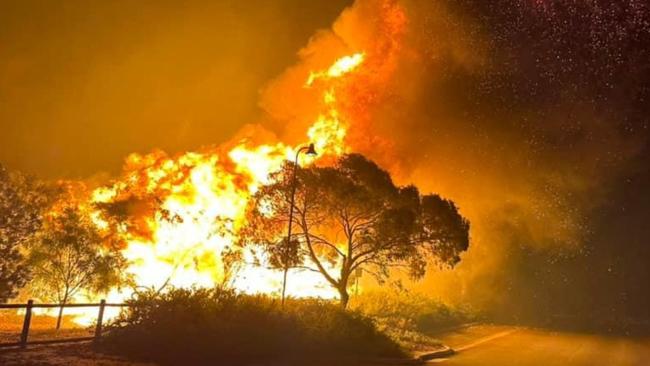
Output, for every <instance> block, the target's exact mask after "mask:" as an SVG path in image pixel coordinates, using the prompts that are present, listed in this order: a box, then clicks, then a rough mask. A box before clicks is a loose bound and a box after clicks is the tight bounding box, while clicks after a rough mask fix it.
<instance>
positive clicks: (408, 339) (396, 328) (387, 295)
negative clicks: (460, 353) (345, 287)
mask: <svg viewBox="0 0 650 366" xmlns="http://www.w3.org/2000/svg"><path fill="white" fill-rule="evenodd" d="M350 308H352V309H354V310H356V311H358V312H360V313H362V314H364V315H366V316H368V317H371V318H373V319H374V320H375V322H376V324H377V326H378V329H379V330H380V331H382V332H384V333H386V334H388V335H389V336H390V337H391V338H392V339H393V340H394V341H396V342H398V343H399V344H401V345H402V346H403V347H409V348H413V347H414V345H415V346H416V345H417V344H421V345H423V346H425V348H426V347H427V346H433V345H434V344H435V343H436V342H437V341H435V340H433V339H431V338H430V337H428V336H427V335H426V334H427V333H428V334H432V333H435V332H436V331H437V330H440V329H442V328H445V327H449V326H454V325H459V324H463V323H467V322H471V321H475V320H476V319H477V316H476V315H475V313H474V312H473V311H471V310H470V309H469V308H462V307H451V306H449V305H447V304H445V303H443V302H441V301H439V300H436V299H433V298H431V297H428V296H425V295H422V294H418V293H411V292H406V291H371V292H367V293H364V294H361V295H359V296H355V297H353V298H352V300H351V302H350Z"/></svg>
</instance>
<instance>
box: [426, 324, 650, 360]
mask: <svg viewBox="0 0 650 366" xmlns="http://www.w3.org/2000/svg"><path fill="white" fill-rule="evenodd" d="M438 338H439V339H441V340H442V341H443V342H444V343H445V344H447V345H449V346H450V347H452V348H454V349H455V350H457V351H458V353H457V354H456V355H455V356H452V357H449V358H448V359H441V360H436V361H434V362H430V363H431V364H440V365H441V366H469V365H471V366H510V365H517V366H537V365H540V366H554V365H558V366H578V365H580V366H582V365H585V366H593V365H604V366H650V338H625V337H618V336H603V335H593V334H582V333H569V332H553V331H548V330H541V329H530V328H517V327H508V326H491V325H480V326H475V327H470V328H466V329H462V330H459V331H455V332H451V333H448V334H442V335H439V336H438Z"/></svg>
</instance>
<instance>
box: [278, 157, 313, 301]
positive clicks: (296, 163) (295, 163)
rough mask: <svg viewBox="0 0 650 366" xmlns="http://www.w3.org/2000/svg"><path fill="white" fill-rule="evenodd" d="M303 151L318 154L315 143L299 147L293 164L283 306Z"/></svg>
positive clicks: (283, 295) (284, 259)
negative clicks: (300, 160) (299, 157)
mask: <svg viewBox="0 0 650 366" xmlns="http://www.w3.org/2000/svg"><path fill="white" fill-rule="evenodd" d="M303 151H305V154H307V155H311V156H316V149H315V148H314V144H309V145H308V146H303V147H301V148H300V149H298V151H296V160H295V162H294V165H293V175H292V177H291V200H290V204H289V227H288V229H287V243H286V245H285V247H284V258H282V259H283V261H284V263H283V265H284V276H283V278H282V306H284V299H285V294H286V291H287V273H288V272H289V262H288V256H289V249H290V248H291V224H293V205H294V200H295V196H296V185H297V179H296V172H297V170H298V156H299V155H300V153H301V152H303Z"/></svg>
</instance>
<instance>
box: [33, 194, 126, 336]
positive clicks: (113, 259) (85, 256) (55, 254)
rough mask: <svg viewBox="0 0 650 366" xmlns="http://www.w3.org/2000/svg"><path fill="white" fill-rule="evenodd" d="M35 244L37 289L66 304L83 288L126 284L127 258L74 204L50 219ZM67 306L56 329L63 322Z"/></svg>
mask: <svg viewBox="0 0 650 366" xmlns="http://www.w3.org/2000/svg"><path fill="white" fill-rule="evenodd" d="M40 236H41V237H40V238H39V240H37V241H36V242H35V243H34V245H33V246H32V247H31V251H30V264H31V266H32V271H33V276H34V280H33V282H32V285H33V290H34V291H35V293H37V294H40V295H41V297H43V298H54V299H55V300H56V301H58V302H59V303H60V304H63V305H64V304H66V303H67V302H68V301H69V300H70V299H71V298H73V297H74V296H75V295H77V294H78V293H79V292H80V291H82V290H86V291H89V292H94V293H97V292H103V291H107V290H108V289H110V288H111V287H114V286H117V285H120V284H122V283H123V282H124V281H125V279H126V277H125V275H124V272H123V271H124V269H125V268H126V264H127V262H126V260H125V259H124V257H123V256H122V254H121V252H120V251H119V250H116V249H115V248H114V247H112V246H110V245H106V244H105V242H104V241H103V240H102V237H101V236H100V234H99V233H98V231H97V229H96V227H95V226H94V224H93V223H92V222H91V221H90V219H89V218H88V217H87V216H86V215H84V214H82V213H81V212H79V210H78V209H76V208H74V207H67V208H64V209H63V210H62V212H60V213H57V214H55V215H54V216H53V217H52V218H51V219H49V220H46V221H45V224H44V227H43V231H42V233H41V234H40ZM62 315H63V306H62V307H61V309H60V310H59V316H58V319H57V323H56V329H59V328H60V326H61V317H62Z"/></svg>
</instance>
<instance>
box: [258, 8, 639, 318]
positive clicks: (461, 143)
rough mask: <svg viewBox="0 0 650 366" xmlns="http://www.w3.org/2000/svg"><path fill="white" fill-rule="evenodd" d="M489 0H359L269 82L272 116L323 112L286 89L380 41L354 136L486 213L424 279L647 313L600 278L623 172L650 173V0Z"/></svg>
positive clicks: (510, 308)
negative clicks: (468, 240) (446, 263)
mask: <svg viewBox="0 0 650 366" xmlns="http://www.w3.org/2000/svg"><path fill="white" fill-rule="evenodd" d="M486 3H487V2H481V1H471V0H465V1H436V2H421V1H401V2H399V1H381V0H360V1H357V2H356V3H355V4H354V5H353V6H352V7H351V8H349V9H347V10H346V11H344V12H343V13H342V15H341V16H340V18H339V19H338V20H337V22H336V23H335V24H334V25H333V27H332V29H331V30H328V31H323V32H320V33H319V34H316V35H315V36H314V37H313V38H312V40H311V42H310V44H309V45H308V46H307V47H306V48H305V49H303V50H302V51H301V53H300V56H301V59H302V63H300V64H298V65H297V66H295V67H293V68H290V69H289V70H288V71H286V72H285V74H283V75H282V76H280V77H279V78H278V79H277V80H275V81H274V82H272V83H271V84H270V86H269V87H268V88H267V89H266V91H265V93H263V97H262V103H261V104H262V107H263V108H265V109H266V110H267V112H268V114H269V119H270V120H272V121H275V122H273V123H271V124H270V125H271V126H272V127H271V128H272V129H274V130H276V131H279V132H280V135H285V136H289V137H291V132H290V131H292V130H294V128H295V130H297V131H303V130H304V129H303V128H298V127H297V126H302V125H304V124H306V123H308V122H309V121H306V120H304V118H303V117H304V116H308V115H310V113H311V112H310V111H308V110H301V109H300V108H301V107H300V106H302V105H309V103H304V104H303V103H300V100H299V99H298V100H296V99H293V98H290V97H288V96H289V95H295V93H292V92H291V87H292V86H295V85H298V84H299V83H296V79H300V78H304V75H305V73H306V70H309V69H318V68H319V67H318V66H321V65H322V64H324V63H326V61H325V60H331V59H333V58H335V57H337V56H339V55H341V54H346V53H351V52H359V51H364V52H367V53H368V54H369V55H370V57H369V59H370V60H372V59H373V56H374V58H375V59H377V58H378V55H381V57H379V61H376V62H377V64H371V65H365V66H364V69H366V70H368V69H370V70H372V71H371V74H372V75H371V76H366V77H364V76H363V75H362V76H360V77H359V78H360V81H363V83H360V84H362V85H361V86H359V88H367V89H368V90H365V91H364V93H361V94H363V95H366V96H367V95H371V97H367V98H365V99H363V100H361V99H355V98H352V100H353V101H354V102H355V103H358V104H357V105H356V106H354V107H350V108H356V109H354V110H349V111H348V112H349V115H353V116H355V118H353V119H354V121H353V122H352V126H351V128H350V139H349V140H350V142H351V145H352V147H353V148H354V149H355V150H357V151H360V152H362V153H364V154H367V155H369V156H370V157H372V158H374V159H376V160H378V161H380V162H381V163H382V165H384V166H387V167H389V168H390V170H391V171H392V172H393V173H394V174H395V175H396V176H397V177H398V180H399V181H400V182H402V183H408V182H414V183H416V184H417V186H418V187H420V189H422V190H423V191H434V192H438V193H440V194H442V195H444V196H446V197H449V198H451V199H453V200H454V201H456V202H457V203H458V205H459V206H460V209H461V211H462V213H463V214H464V215H466V216H467V217H468V218H469V219H470V221H471V222H472V232H471V236H472V244H471V249H470V250H469V251H468V252H467V253H466V255H465V256H464V258H463V261H462V263H461V264H460V265H459V266H458V267H457V268H455V269H454V270H446V271H439V272H436V273H434V274H432V275H430V276H428V277H427V278H426V279H425V281H424V282H422V283H420V284H417V285H416V286H415V287H416V288H419V289H420V290H424V291H427V292H430V293H432V294H434V295H437V296H440V297H442V298H443V299H445V300H447V301H451V302H461V303H470V304H472V305H474V306H476V307H478V308H480V309H490V312H491V313H492V314H494V315H497V316H505V315H509V316H514V317H515V318H518V319H530V320H540V319H539V318H540V317H542V318H544V319H547V318H548V317H549V316H559V315H565V313H570V314H576V313H579V312H580V311H581V309H584V308H587V307H589V306H590V305H592V304H593V299H592V298H593V297H596V298H599V300H598V301H601V300H602V301H601V303H599V304H598V306H601V307H602V309H596V310H594V311H602V312H604V313H607V314H609V315H611V316H614V317H615V316H619V317H620V316H623V315H633V316H644V317H645V316H647V311H645V313H637V314H627V313H625V309H624V308H621V307H620V306H619V307H616V306H615V305H613V304H617V303H620V302H621V296H624V297H625V296H627V297H630V296H631V295H630V294H623V295H621V292H615V291H614V290H612V289H608V288H607V286H605V285H603V286H602V288H601V289H600V290H599V289H597V288H594V286H593V285H592V284H591V283H590V282H591V281H605V282H607V281H610V282H611V281H612V279H611V278H610V277H608V276H609V274H608V273H607V272H605V271H609V273H611V271H612V266H611V264H609V265H606V266H605V267H603V265H604V263H607V262H608V261H607V260H605V261H603V260H601V259H602V256H606V255H610V254H611V251H602V250H600V249H599V246H602V245H601V244H599V243H600V241H599V240H602V238H600V237H595V233H596V232H597V231H598V230H599V229H598V228H597V224H602V220H601V221H600V222H599V221H597V220H595V219H594V216H595V215H596V216H597V215H598V214H599V213H600V212H602V210H603V209H604V207H607V206H608V205H609V206H616V203H614V202H613V201H612V200H614V199H615V193H616V192H617V191H620V190H622V189H625V187H624V185H622V184H621V183H622V182H624V181H625V177H628V175H629V174H637V175H639V174H640V175H641V176H643V174H645V173H647V168H639V166H640V165H639V164H640V163H639V161H641V162H643V161H644V158H643V156H647V153H646V154H645V155H640V154H641V153H642V152H643V149H644V146H646V144H647V139H648V117H647V111H648V108H647V107H646V106H645V103H644V100H647V97H648V95H647V94H648V88H647V86H648V76H647V75H650V73H649V72H648V71H650V70H648V64H647V59H648V56H649V52H648V40H649V29H650V25H649V24H650V15H649V11H648V8H647V6H646V5H643V4H642V3H641V2H635V1H628V2H623V3H621V4H619V5H617V6H608V7H607V6H600V5H599V4H598V2H589V3H584V4H582V5H580V4H577V3H576V2H570V1H567V2H566V3H565V2H558V3H553V5H550V4H546V3H542V2H523V1H514V0H513V1H500V2H498V3H499V4H496V3H493V2H490V4H489V6H488V5H487V4H486ZM321 68H322V67H321ZM306 108H311V106H310V107H306ZM278 122H279V123H278ZM279 126H285V127H279ZM287 126H288V128H287ZM646 151H647V150H646ZM639 169H642V170H641V171H639ZM643 169H645V170H643ZM644 172H645V173H644ZM610 208H611V207H610ZM645 214H646V215H647V210H646V213H645ZM610 216H613V215H610ZM600 231H602V230H600ZM610 236H612V235H610ZM637 244H639V245H640V244H641V243H637ZM604 245H605V247H609V246H615V245H617V243H613V242H612V243H606V244H604ZM607 253H609V254H607ZM644 253H645V254H646V255H647V251H646V252H644ZM591 263H593V264H596V263H597V264H599V265H600V267H598V266H596V267H594V268H590V264H591ZM609 263H611V261H609ZM618 265H619V266H621V267H624V266H626V265H628V264H627V263H619V264H618ZM637 265H638V263H637ZM621 267H619V268H616V269H614V270H621V269H622V268H621ZM637 267H638V266H637ZM639 268H641V267H639ZM592 276H593V278H597V279H595V280H591V278H592ZM628 281H629V280H628ZM611 283H613V282H611ZM611 283H610V284H611ZM609 287H616V286H609ZM599 291H600V293H599ZM633 296H634V295H632V297H633ZM636 296H637V299H636V301H637V302H639V301H640V302H642V303H643V302H646V303H647V299H645V298H644V295H639V294H637V295H636ZM598 301H597V302H598ZM623 301H625V298H623ZM639 308H640V309H641V308H642V306H641V307H639ZM533 314H537V315H536V316H535V317H533ZM533 318H536V319H533Z"/></svg>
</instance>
